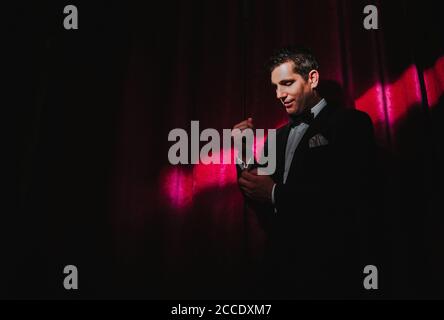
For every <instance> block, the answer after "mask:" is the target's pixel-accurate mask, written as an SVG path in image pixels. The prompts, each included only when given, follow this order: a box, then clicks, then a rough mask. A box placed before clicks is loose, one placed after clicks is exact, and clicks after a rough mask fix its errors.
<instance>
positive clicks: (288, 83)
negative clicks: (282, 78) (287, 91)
mask: <svg viewBox="0 0 444 320" xmlns="http://www.w3.org/2000/svg"><path fill="white" fill-rule="evenodd" d="M292 84H293V81H287V82H285V85H286V86H287V87H288V86H291V85H292Z"/></svg>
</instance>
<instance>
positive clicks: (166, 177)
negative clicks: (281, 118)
mask: <svg viewBox="0 0 444 320" xmlns="http://www.w3.org/2000/svg"><path fill="white" fill-rule="evenodd" d="M285 123H286V122H285ZM285 123H284V122H280V123H279V124H278V126H277V127H280V126H282V125H284V124H285ZM265 133H266V132H265ZM265 139H266V135H264V137H263V138H262V139H259V138H256V142H255V143H256V145H255V151H254V153H255V156H256V158H259V156H260V152H261V151H262V149H263V147H264V143H265ZM227 154H228V155H233V157H232V158H231V159H232V160H231V161H234V158H235V157H236V156H237V151H235V149H234V148H231V149H223V151H222V153H220V152H217V153H215V155H214V156H215V157H216V158H218V159H220V162H221V164H203V163H199V164H196V165H194V166H193V167H192V168H186V167H183V166H181V165H177V166H171V167H169V168H168V169H166V171H165V172H164V173H163V174H161V175H160V185H161V186H162V194H163V195H164V196H166V200H167V204H168V205H169V206H171V207H172V208H174V209H186V208H189V207H190V206H191V205H192V204H193V197H195V196H196V195H198V194H199V193H201V192H204V191H205V190H208V189H211V188H213V189H214V188H225V187H227V186H229V185H233V184H236V183H237V172H236V167H235V165H234V164H224V163H222V162H223V155H227ZM226 158H228V156H227V157H226ZM203 160H208V159H203Z"/></svg>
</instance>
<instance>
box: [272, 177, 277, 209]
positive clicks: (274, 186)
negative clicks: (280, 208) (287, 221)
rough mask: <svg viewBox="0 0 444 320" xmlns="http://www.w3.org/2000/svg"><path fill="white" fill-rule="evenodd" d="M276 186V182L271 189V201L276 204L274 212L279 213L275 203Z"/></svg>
mask: <svg viewBox="0 0 444 320" xmlns="http://www.w3.org/2000/svg"><path fill="white" fill-rule="evenodd" d="M275 188H276V183H275V184H274V185H273V189H271V203H272V204H273V206H274V212H275V213H277V209H276V204H275V203H274V189H275Z"/></svg>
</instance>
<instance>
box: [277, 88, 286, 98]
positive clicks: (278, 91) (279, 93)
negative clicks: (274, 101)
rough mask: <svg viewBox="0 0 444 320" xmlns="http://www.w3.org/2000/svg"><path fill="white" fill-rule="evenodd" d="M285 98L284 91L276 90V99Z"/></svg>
mask: <svg viewBox="0 0 444 320" xmlns="http://www.w3.org/2000/svg"><path fill="white" fill-rule="evenodd" d="M286 97H287V94H286V93H285V92H284V91H282V90H279V89H277V90H276V98H278V99H282V98H286Z"/></svg>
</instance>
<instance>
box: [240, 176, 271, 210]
mask: <svg viewBox="0 0 444 320" xmlns="http://www.w3.org/2000/svg"><path fill="white" fill-rule="evenodd" d="M238 183H239V187H240V188H241V190H242V192H243V193H244V194H245V195H246V196H247V197H248V198H250V199H252V200H255V201H258V202H268V203H271V191H272V190H273V185H274V181H273V179H271V177H270V176H259V175H257V170H256V169H254V170H251V171H248V170H244V171H242V174H241V176H240V177H239V180H238Z"/></svg>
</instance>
